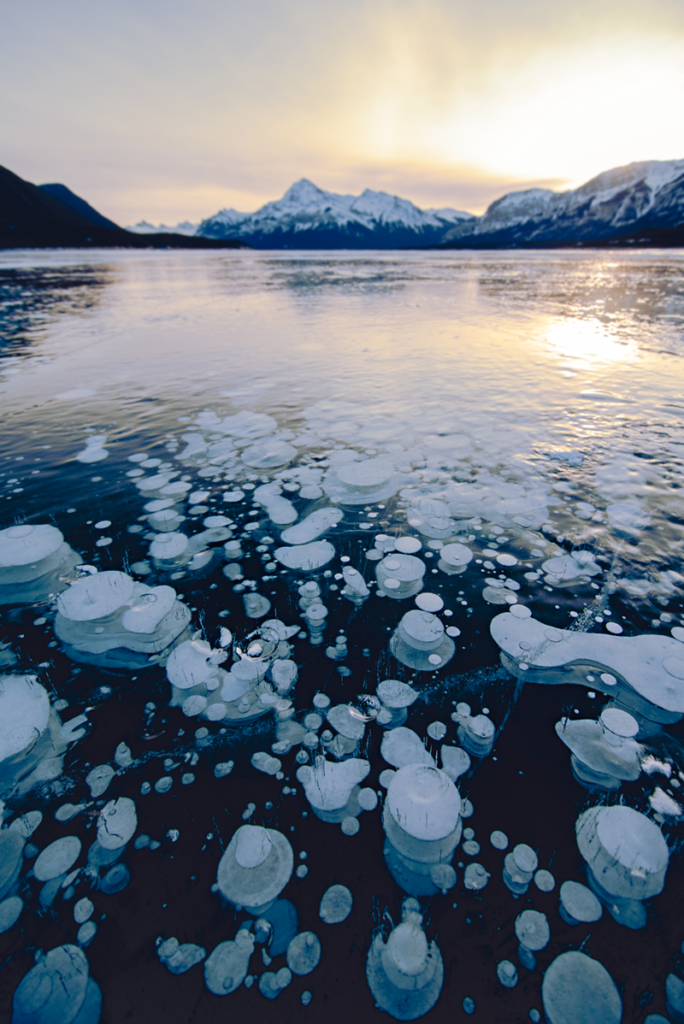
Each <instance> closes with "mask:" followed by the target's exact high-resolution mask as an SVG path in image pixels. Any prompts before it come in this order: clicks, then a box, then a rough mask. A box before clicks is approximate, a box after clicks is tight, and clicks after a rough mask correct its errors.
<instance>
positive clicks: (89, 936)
mask: <svg viewBox="0 0 684 1024" xmlns="http://www.w3.org/2000/svg"><path fill="white" fill-rule="evenodd" d="M96 934H97V925H96V924H95V922H94V921H86V923H85V924H82V925H81V927H80V928H79V929H78V931H77V933H76V941H77V942H78V944H79V946H81V947H84V946H89V945H90V943H91V942H92V941H93V939H94V938H95V935H96Z"/></svg>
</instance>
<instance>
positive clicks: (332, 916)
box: [318, 885, 354, 924]
mask: <svg viewBox="0 0 684 1024" xmlns="http://www.w3.org/2000/svg"><path fill="white" fill-rule="evenodd" d="M353 903H354V900H353V897H352V894H351V892H350V890H349V889H348V888H347V887H346V885H331V886H330V888H329V889H326V890H325V892H324V893H323V898H322V899H321V903H320V906H319V908H318V913H319V916H320V918H321V920H322V921H324V922H325V924H340V923H341V922H342V921H346V920H347V918H348V917H349V915H350V914H351V911H352V906H353Z"/></svg>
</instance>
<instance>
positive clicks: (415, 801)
mask: <svg viewBox="0 0 684 1024" xmlns="http://www.w3.org/2000/svg"><path fill="white" fill-rule="evenodd" d="M407 731H408V730H407ZM395 732H396V730H395ZM392 735H393V733H386V734H385V737H384V738H383V742H384V739H385V738H386V737H387V736H392ZM460 811H461V798H460V796H459V793H458V790H457V789H456V787H455V786H454V784H453V782H452V781H451V779H450V778H449V776H448V775H446V773H445V772H442V771H440V770H439V769H438V768H436V767H434V765H433V766H428V765H425V764H416V763H412V764H407V765H405V766H404V767H402V768H400V769H399V771H397V772H396V773H395V775H394V776H393V777H392V780H391V782H390V784H389V788H388V791H387V802H386V804H385V818H384V819H383V820H386V816H387V814H389V815H391V817H392V818H393V820H394V822H396V824H397V825H398V826H399V827H400V828H401V829H402V831H403V832H406V833H407V834H408V835H409V836H411V837H413V838H414V839H418V840H423V841H429V842H434V841H435V840H441V839H445V838H446V837H447V836H451V834H452V833H453V832H454V831H455V830H456V829H457V826H458V824H459V817H460ZM389 838H390V841H392V839H391V836H390V837H389Z"/></svg>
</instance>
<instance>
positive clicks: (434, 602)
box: [416, 593, 444, 612]
mask: <svg viewBox="0 0 684 1024" xmlns="http://www.w3.org/2000/svg"><path fill="white" fill-rule="evenodd" d="M416 604H417V606H418V607H419V608H420V610H421V611H423V612H440V611H441V610H442V608H443V607H444V601H443V600H442V598H441V597H440V596H439V595H438V594H428V593H423V594H418V596H417V597H416Z"/></svg>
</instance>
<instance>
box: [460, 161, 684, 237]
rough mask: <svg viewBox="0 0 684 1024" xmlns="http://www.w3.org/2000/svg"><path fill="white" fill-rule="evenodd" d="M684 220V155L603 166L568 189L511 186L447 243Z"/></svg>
mask: <svg viewBox="0 0 684 1024" xmlns="http://www.w3.org/2000/svg"><path fill="white" fill-rule="evenodd" d="M682 223H684V160H648V161H643V162H640V163H633V164H628V165H627V166H626V167H616V168H614V169H612V170H610V171H604V172H603V173H602V174H599V175H597V176H596V177H595V178H592V179H591V180H590V181H587V182H586V183H585V184H584V185H581V186H580V187H579V188H576V189H571V190H569V191H567V192H552V191H551V190H549V189H528V190H526V191H523V192H510V193H509V194H508V195H505V196H503V197H502V198H501V199H497V200H496V201H495V202H493V203H492V204H491V206H490V207H489V208H488V210H487V212H486V213H485V214H484V216H483V217H480V218H478V219H477V220H476V221H475V222H470V223H468V224H463V225H456V227H455V228H454V229H452V230H451V231H450V232H448V234H447V236H446V241H447V243H449V244H456V245H458V244H468V243H469V242H472V243H473V244H479V245H491V246H493V247H496V246H500V245H524V244H527V245H530V244H532V245H533V244H535V243H538V244H542V245H551V244H553V243H554V242H557V243H559V244H568V243H572V242H581V241H597V240H600V239H605V238H612V237H618V236H619V235H621V234H622V235H625V234H627V233H630V232H633V231H640V230H644V229H652V228H673V227H677V226H678V225H680V224H682Z"/></svg>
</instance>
